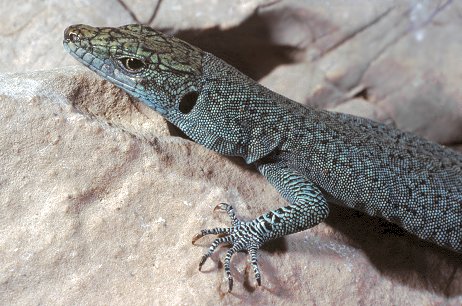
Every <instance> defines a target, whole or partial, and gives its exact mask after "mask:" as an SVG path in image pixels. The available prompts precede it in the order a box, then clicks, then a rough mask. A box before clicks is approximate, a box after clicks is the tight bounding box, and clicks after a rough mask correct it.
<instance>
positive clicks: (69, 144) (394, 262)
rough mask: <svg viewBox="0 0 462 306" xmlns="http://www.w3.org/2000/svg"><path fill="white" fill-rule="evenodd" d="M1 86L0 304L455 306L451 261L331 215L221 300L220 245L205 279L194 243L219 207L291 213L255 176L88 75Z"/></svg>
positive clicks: (363, 222)
mask: <svg viewBox="0 0 462 306" xmlns="http://www.w3.org/2000/svg"><path fill="white" fill-rule="evenodd" d="M0 84H2V86H1V88H0V103H1V105H2V112H1V116H2V117H1V120H0V123H1V125H2V126H1V129H0V130H1V131H2V136H1V139H3V141H2V142H1V146H2V147H1V150H0V152H1V153H2V156H1V157H2V164H1V168H0V182H1V185H0V190H1V193H2V199H1V204H0V209H1V211H0V216H2V219H1V222H0V231H1V233H2V235H1V236H0V237H1V238H0V250H1V256H0V267H1V268H0V290H1V292H2V294H1V295H0V303H1V304H5V305H6V304H9V305H10V304H21V305H23V304H37V303H39V304H81V303H83V304H88V303H91V304H107V303H108V302H109V303H111V304H174V305H177V304H220V303H223V304H229V305H238V304H241V303H242V302H243V301H245V303H249V304H257V303H258V304H287V302H288V301H290V302H289V303H293V304H340V303H342V304H347V305H348V304H350V305H353V304H358V303H364V304H372V303H375V304H377V303H379V304H403V303H411V304H433V303H443V302H450V303H454V304H457V303H460V302H461V301H462V300H461V297H460V296H461V290H462V286H461V279H462V278H461V275H460V271H462V270H461V269H460V267H461V263H460V256H455V255H454V254H452V253H451V252H447V251H444V250H441V249H439V248H436V247H434V246H432V245H427V244H425V243H422V242H420V241H417V240H416V239H415V238H413V237H410V236H409V235H407V234H405V233H402V231H400V230H399V229H397V228H396V227H393V226H391V225H389V224H387V223H385V222H383V221H381V220H379V219H372V218H369V217H367V216H364V215H362V214H359V213H357V212H354V211H351V210H347V209H341V208H335V207H333V208H332V213H331V216H330V217H329V219H328V220H327V222H326V223H323V224H321V225H319V226H317V227H315V228H314V229H311V230H307V231H304V232H302V233H298V234H294V235H291V236H289V237H287V238H285V239H280V240H278V241H276V242H272V243H271V244H269V245H268V247H267V248H266V250H265V251H262V252H261V256H260V266H261V269H262V273H263V286H262V287H261V288H256V284H255V280H254V277H253V275H252V272H251V270H250V267H249V265H248V264H246V262H247V261H246V255H245V254H238V255H236V256H235V257H234V258H233V267H234V268H233V269H232V273H233V276H234V277H235V286H234V291H233V293H232V294H226V293H225V292H226V289H227V283H226V280H225V278H224V273H223V266H222V264H219V262H221V261H222V259H223V256H224V252H225V248H222V249H220V251H219V252H218V253H217V254H216V255H214V256H213V260H211V261H209V262H207V263H206V264H205V266H204V268H203V270H204V271H203V272H199V271H198V269H197V268H198V262H199V259H200V257H201V256H202V254H203V253H204V252H205V251H206V248H207V247H208V245H209V243H210V242H211V241H212V240H211V239H212V238H203V239H202V240H200V241H199V242H198V246H193V245H191V238H192V237H193V236H194V235H195V234H196V233H198V232H199V231H200V229H202V228H208V227H214V226H226V225H227V224H229V223H228V220H227V218H226V215H225V214H223V213H221V214H220V213H212V211H213V208H214V206H215V205H216V204H218V203H220V202H228V203H232V204H233V205H234V206H235V208H236V210H237V213H238V215H239V216H240V217H243V218H245V219H250V218H253V217H255V216H258V215H260V214H262V213H263V212H265V211H266V210H267V209H273V208H277V207H279V206H282V205H284V201H283V199H282V198H281V197H280V196H279V195H278V194H277V192H276V191H275V190H274V189H273V188H272V187H271V186H270V185H269V184H268V183H267V182H266V181H265V180H264V178H263V177H261V176H260V175H259V174H258V173H256V172H255V171H254V170H252V169H250V168H249V167H246V166H245V165H244V164H243V163H242V162H240V161H238V160H234V159H229V158H225V157H222V156H219V155H218V154H215V153H213V152H210V151H208V150H206V149H205V148H202V147H201V146H199V145H197V144H194V143H193V142H190V141H188V140H185V139H182V138H178V137H172V136H169V133H168V127H167V126H166V123H165V121H164V120H163V119H162V118H161V117H160V116H158V115H156V114H155V113H154V112H153V111H151V110H149V109H145V108H142V107H141V108H140V107H139V106H140V104H139V103H138V102H135V101H133V100H131V99H130V98H128V97H127V96H126V95H125V94H123V93H122V92H121V91H120V90H119V89H117V88H116V87H114V86H112V85H111V84H109V83H107V82H106V81H103V80H101V79H100V78H99V77H97V76H96V75H95V74H93V73H91V72H89V71H87V70H86V69H85V68H83V67H77V68H74V67H72V68H63V69H55V70H49V71H43V72H34V73H18V74H3V75H1V76H0ZM119 103H120V105H119ZM140 110H141V111H140ZM108 123H109V124H108ZM144 124H148V125H149V128H146V127H145V125H144ZM154 131H155V132H154ZM249 182H252V183H251V184H249ZM458 268H459V269H458ZM173 292H174V294H173V295H172V293H173ZM352 293H354V294H352Z"/></svg>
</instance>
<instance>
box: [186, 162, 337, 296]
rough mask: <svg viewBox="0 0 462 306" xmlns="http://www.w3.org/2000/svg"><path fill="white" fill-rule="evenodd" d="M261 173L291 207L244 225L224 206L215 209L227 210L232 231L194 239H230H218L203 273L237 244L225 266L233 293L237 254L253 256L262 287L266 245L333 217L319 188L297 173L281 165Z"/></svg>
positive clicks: (206, 232) (262, 168) (267, 167)
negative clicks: (220, 251)
mask: <svg viewBox="0 0 462 306" xmlns="http://www.w3.org/2000/svg"><path fill="white" fill-rule="evenodd" d="M258 170H259V171H260V172H261V173H262V174H263V175H264V176H265V177H266V178H267V179H268V181H269V182H270V183H271V184H272V185H273V186H274V187H276V189H277V190H278V191H279V192H280V193H281V194H282V196H284V198H286V200H288V201H289V203H290V204H289V205H288V206H285V207H280V208H278V209H276V210H273V211H269V212H267V213H266V214H264V215H262V216H260V217H258V218H256V219H254V220H252V221H250V222H243V221H240V220H239V219H237V218H236V216H235V213H234V209H233V208H232V207H231V206H230V205H228V204H225V203H221V204H219V205H218V206H217V207H216V208H215V209H222V210H225V211H226V212H227V213H228V215H229V217H230V219H231V221H232V226H231V227H229V228H214V229H206V230H202V231H201V233H200V234H198V235H196V236H195V237H194V238H193V243H195V242H196V241H197V240H198V239H199V238H201V237H203V236H205V235H210V234H214V235H216V234H225V235H226V236H224V237H221V238H217V239H215V241H214V242H213V243H212V245H211V246H210V248H209V250H208V252H207V253H206V254H205V255H204V256H202V259H201V261H200V263H199V270H200V269H201V267H202V265H203V264H204V262H205V261H206V260H207V258H209V257H210V255H212V253H213V252H214V251H215V249H216V248H217V247H218V246H219V245H220V244H223V243H232V244H233V246H232V248H230V249H229V250H228V252H227V253H226V257H225V263H224V266H225V273H226V275H227V278H228V284H229V287H228V291H229V292H230V291H231V290H232V288H233V278H232V276H231V270H230V262H231V257H232V256H233V254H234V253H236V252H239V251H247V252H248V253H249V255H250V261H251V264H252V268H253V270H254V273H255V278H256V280H257V283H258V285H261V274H260V269H259V268H258V261H257V257H258V249H259V248H260V247H261V246H262V245H263V243H265V242H266V241H268V240H272V239H275V238H278V237H281V236H285V235H288V234H292V233H296V232H299V231H302V230H305V229H307V228H310V227H313V226H315V225H317V224H318V223H320V222H321V221H323V220H324V219H325V218H326V217H327V215H328V213H329V210H328V206H327V203H326V201H325V199H324V197H323V196H322V194H321V192H320V191H319V190H318V188H317V187H316V186H314V185H313V184H312V183H311V182H310V181H308V180H307V179H306V178H305V177H304V176H302V175H300V174H299V173H297V172H296V171H293V170H291V169H289V168H287V167H281V166H280V165H279V166H278V165H277V164H263V165H259V166H258Z"/></svg>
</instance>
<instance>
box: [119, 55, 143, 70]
mask: <svg viewBox="0 0 462 306" xmlns="http://www.w3.org/2000/svg"><path fill="white" fill-rule="evenodd" d="M119 61H120V63H121V64H122V66H123V67H124V68H125V69H127V70H128V71H129V72H138V71H141V70H142V69H143V68H144V67H145V64H144V62H143V61H142V60H140V59H137V58H134V57H122V58H119Z"/></svg>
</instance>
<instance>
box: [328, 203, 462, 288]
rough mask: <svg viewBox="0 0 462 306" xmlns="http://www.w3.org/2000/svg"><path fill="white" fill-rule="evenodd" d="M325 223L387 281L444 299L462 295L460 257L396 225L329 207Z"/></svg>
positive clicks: (338, 207)
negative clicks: (393, 281)
mask: <svg viewBox="0 0 462 306" xmlns="http://www.w3.org/2000/svg"><path fill="white" fill-rule="evenodd" d="M330 207H331V212H330V215H329V217H328V218H327V220H326V223H327V224H329V225H330V226H332V227H333V228H334V229H335V230H337V231H339V232H340V233H342V234H343V235H345V236H346V237H347V238H348V240H350V241H351V244H353V245H354V246H355V247H357V248H358V249H360V250H362V251H363V252H364V253H365V254H366V256H367V257H368V258H369V260H370V261H371V263H372V264H373V265H374V266H375V267H376V268H377V269H378V270H379V271H380V272H381V273H382V275H384V276H385V277H388V278H390V279H393V280H395V281H398V282H400V283H402V284H405V285H407V286H409V287H412V288H416V289H424V290H428V291H430V292H435V293H437V294H439V295H442V296H446V297H454V296H459V295H461V294H462V286H461V282H460V279H462V255H461V254H457V253H455V252H453V251H450V250H446V249H443V248H441V247H438V246H436V245H434V244H431V243H428V242H425V241H422V240H420V239H419V238H417V237H416V236H414V235H412V234H409V233H408V232H406V231H404V230H403V229H401V228H400V227H398V226H397V225H394V224H392V223H389V222H387V221H385V220H383V219H380V218H374V217H370V216H368V215H366V214H364V213H361V212H358V211H355V210H352V209H348V208H344V207H340V206H336V205H330Z"/></svg>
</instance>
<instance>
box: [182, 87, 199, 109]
mask: <svg viewBox="0 0 462 306" xmlns="http://www.w3.org/2000/svg"><path fill="white" fill-rule="evenodd" d="M198 97H199V94H198V93H197V92H196V91H191V92H188V93H187V94H185V95H184V96H183V97H181V100H180V105H179V109H180V112H181V113H183V114H185V115H186V114H189V113H190V112H191V111H192V109H193V108H194V106H195V105H196V102H197V98H198Z"/></svg>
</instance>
